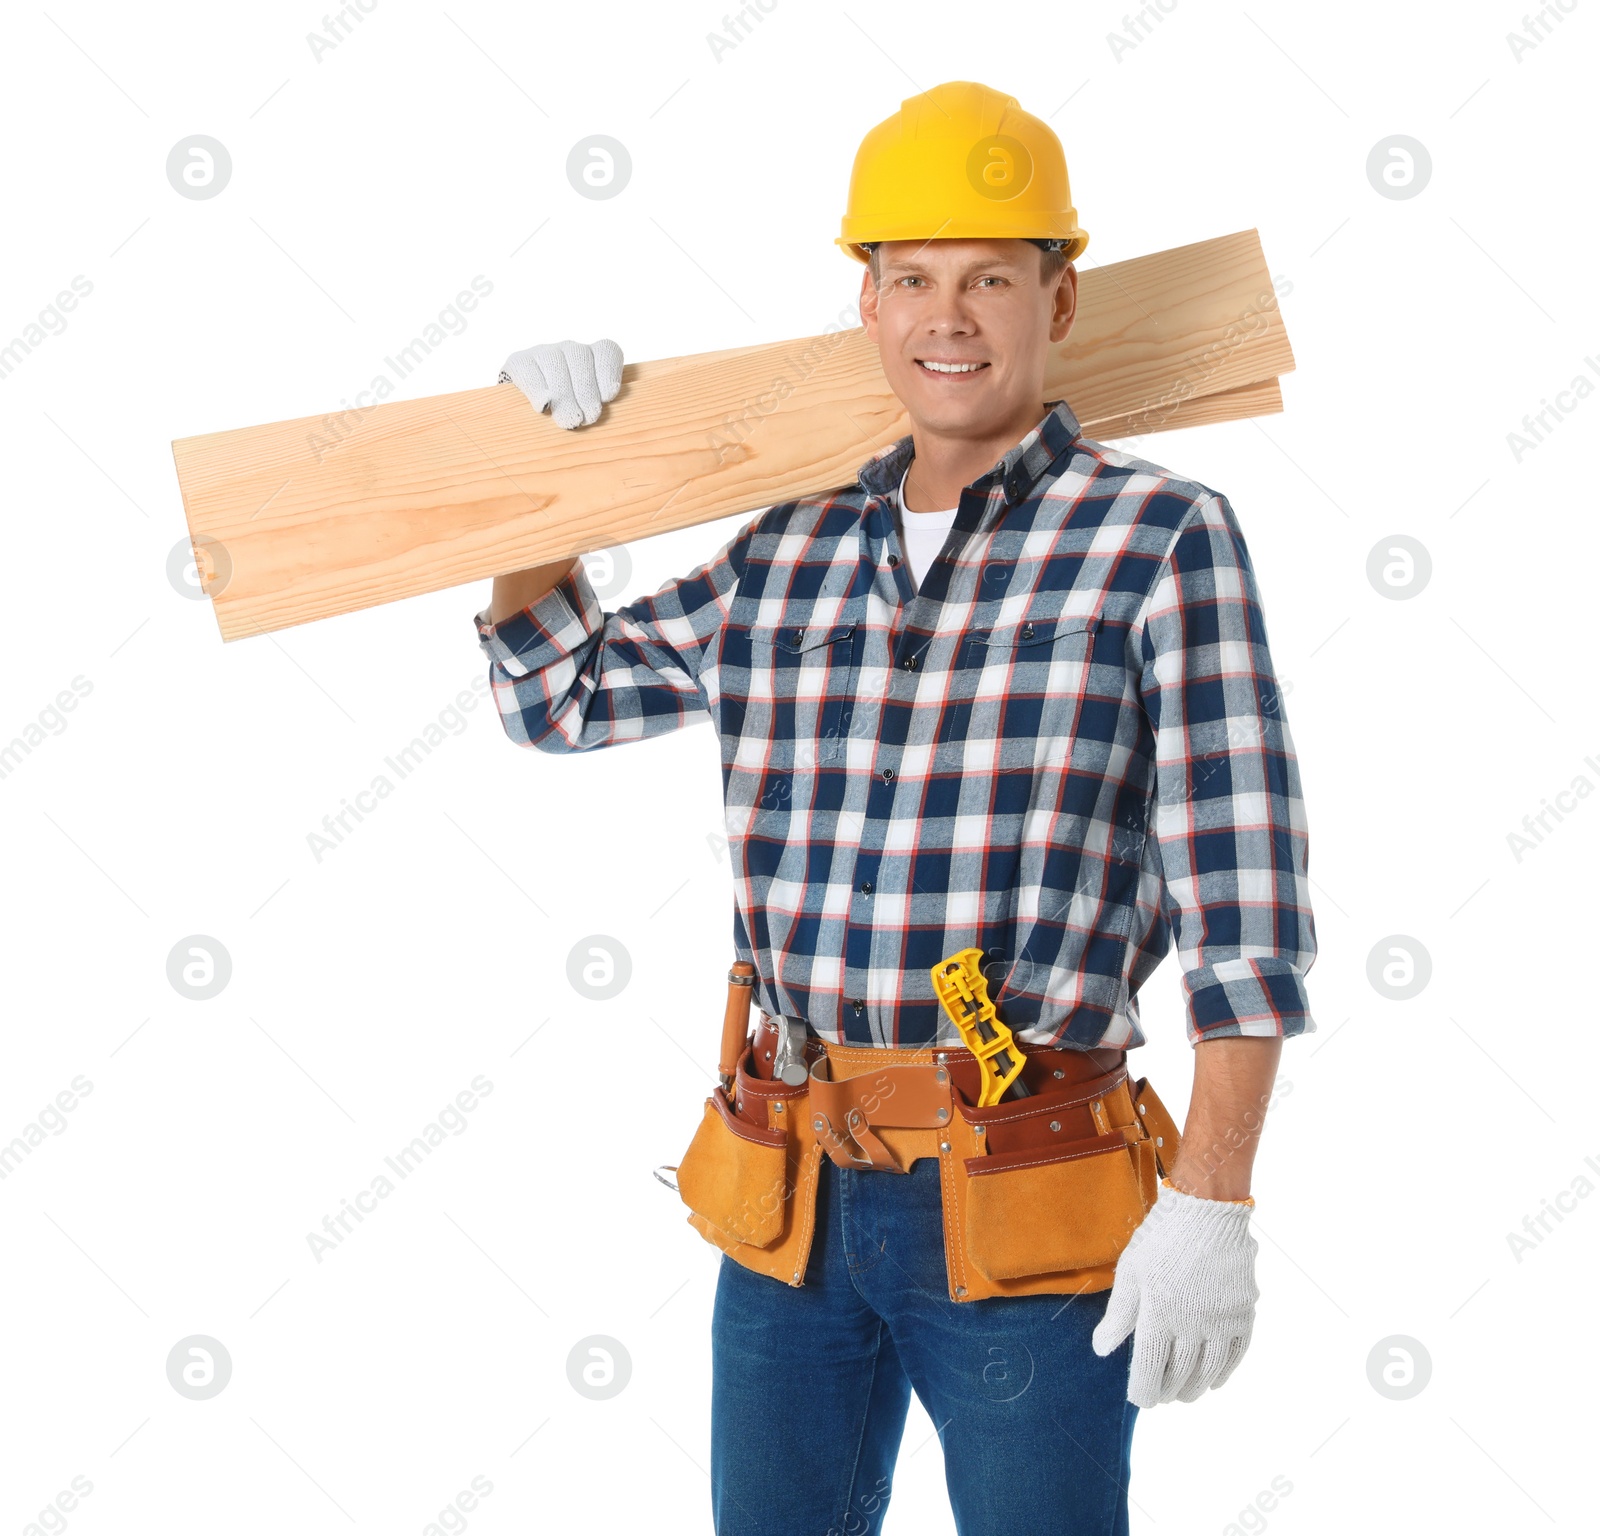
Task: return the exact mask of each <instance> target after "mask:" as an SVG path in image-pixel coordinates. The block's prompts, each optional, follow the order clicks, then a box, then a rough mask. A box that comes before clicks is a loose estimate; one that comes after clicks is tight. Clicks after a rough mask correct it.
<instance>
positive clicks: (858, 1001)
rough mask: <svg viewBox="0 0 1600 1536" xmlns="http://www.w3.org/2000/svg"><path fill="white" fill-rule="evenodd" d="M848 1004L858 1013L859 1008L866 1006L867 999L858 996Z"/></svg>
mask: <svg viewBox="0 0 1600 1536" xmlns="http://www.w3.org/2000/svg"><path fill="white" fill-rule="evenodd" d="M850 1006H851V1007H852V1008H854V1009H855V1011H856V1012H857V1013H860V1012H861V1010H862V1009H863V1008H865V1007H866V1006H867V1000H866V998H864V997H858V998H857V999H856V1000H855V1001H854V1002H853V1003H851V1005H850Z"/></svg>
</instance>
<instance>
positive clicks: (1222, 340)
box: [172, 230, 1294, 640]
mask: <svg viewBox="0 0 1600 1536" xmlns="http://www.w3.org/2000/svg"><path fill="white" fill-rule="evenodd" d="M1293 367H1294V357H1293V354H1292V352H1291V351H1290V348H1289V340H1288V336H1287V334H1286V332H1285V330H1284V326H1283V319H1282V315H1281V313H1280V312H1279V310H1278V308H1277V305H1276V300H1275V299H1274V297H1273V292H1272V283H1271V279H1270V277H1269V275H1268V272H1267V267H1266V262H1265V259H1264V257H1263V255H1262V251H1261V243H1260V240H1259V239H1258V238H1257V235H1256V232H1255V231H1254V230H1244V231H1241V232H1239V233H1237V234H1232V235H1224V236H1221V237H1219V238H1217V239H1213V240H1203V241H1198V242H1196V243H1194V244H1192V245H1185V246H1179V247H1176V248H1175V249H1172V250H1168V251H1162V252H1158V253H1156V254H1154V255H1150V256H1142V257H1138V258H1135V259H1133V260H1130V261H1123V262H1116V263H1113V264H1111V265H1109V266H1104V267H1091V268H1089V269H1087V270H1086V271H1084V272H1082V273H1081V275H1080V277H1079V315H1078V319H1077V322H1076V324H1075V326H1074V328H1073V331H1072V334H1071V335H1070V336H1069V337H1068V339H1067V341H1066V342H1065V343H1063V344H1062V345H1061V346H1059V347H1057V348H1055V349H1053V351H1052V354H1051V357H1050V362H1049V366H1048V369H1047V372H1046V378H1045V386H1046V398H1047V399H1055V398H1061V397H1064V398H1066V399H1067V400H1068V401H1069V402H1070V403H1071V405H1072V407H1073V409H1074V411H1075V412H1076V413H1077V415H1078V417H1079V420H1080V422H1082V423H1083V424H1084V428H1085V431H1086V432H1087V433H1088V434H1089V435H1090V436H1094V435H1097V433H1096V431H1095V430H1092V426H1093V424H1096V423H1106V424H1109V425H1108V426H1106V427H1100V428H1099V429H1098V430H1099V432H1101V433H1103V434H1104V435H1107V436H1110V435H1115V434H1116V433H1122V434H1134V433H1143V432H1149V431H1163V430H1170V429H1172V428H1174V427H1178V426H1188V425H1195V424H1198V423H1200V422H1206V421H1218V420H1229V419H1234V418H1236V417H1238V416H1241V415H1250V414H1256V413H1258V412H1259V411H1261V410H1278V409H1281V408H1282V399H1281V396H1280V395H1279V394H1278V390H1277V385H1276V382H1275V381H1276V379H1277V377H1278V376H1279V375H1280V374H1282V373H1285V372H1288V371H1289V370H1290V369H1292V368H1293ZM909 430H910V424H909V421H908V419H907V417H906V413H905V410H904V408H903V407H902V406H901V404H900V402H899V400H898V399H896V398H895V396H894V395H893V393H892V392H891V391H890V389H889V386H888V383H887V381H886V380H885V379H884V376H883V370H882V368H881V366H880V365H879V362H878V352H877V347H876V345H875V344H874V343H873V342H871V341H870V340H868V338H867V335H866V332H865V331H864V330H862V329H860V328H856V329H852V330H848V331H834V332H831V333H827V334H824V335H822V336H812V337H801V338H798V339H796V340H793V341H784V342H774V343H771V344H768V345H763V346H753V347H734V348H728V349H726V350H724V351H721V352H715V353H702V354H697V355H692V356H687V357H677V358H665V359H661V360H659V361H653V362H641V363H632V364H629V365H628V366H626V367H625V368H624V370H623V385H622V391H621V393H620V394H619V395H618V396H617V398H616V399H615V400H613V401H612V402H611V403H610V404H609V405H608V406H607V407H606V410H605V414H604V415H603V416H602V417H601V419H600V420H599V421H598V422H597V423H595V425H593V426H591V427H585V428H583V429H581V430H580V431H576V432H567V431H563V430H562V429H561V428H560V427H557V426H556V425H555V424H554V423H553V422H552V421H551V420H550V418H549V417H548V416H545V415H541V414H539V413H536V412H534V411H533V410H532V409H531V408H530V407H529V405H528V402H527V400H526V399H525V397H524V396H523V395H522V393H521V391H519V390H518V389H517V388H516V386H515V385H511V384H500V385H493V386H490V387H489V388H487V389H473V390H465V391H461V392H459V393H456V394H450V395H438V396H433V397H431V398H428V399H420V400H396V401H386V402H384V403H383V404H380V405H376V406H373V407H371V408H369V409H367V410H366V411H364V412H346V413H345V414H344V415H343V416H342V417H340V418H338V419H337V420H336V419H334V418H329V417H305V418H301V419H298V420H293V421H282V422H274V423H271V424H269V425H266V426H259V427H245V428H239V429H236V430H233V431H227V432H214V433H210V434H207V435H204V436H199V437H188V438H182V439H179V440H178V441H176V442H174V443H173V445H172V447H173V456H174V459H175V461H176V464H177V470H178V481H179V486H180V489H181V491H182V495H183V503H184V511H185V514H186V516H187V518H188V523H189V532H190V537H191V539H192V540H193V542H194V545H195V550H196V559H197V563H198V565H199V568H200V570H201V572H202V573H203V575H204V578H205V586H206V590H207V592H208V594H209V595H210V596H211V598H212V600H213V606H214V608H215V611H216V615H217V622H218V625H219V627H220V629H221V631H222V636H223V638H224V639H225V640H234V639H239V638H241V637H243V636H246V635H251V634H258V633H262V632H264V631H268V630H275V629H282V628H285V627H287V626H290V625H294V624H303V623H306V622H308V621H310V620H313V619H318V618H325V617H327V616H329V615H332V614H338V613H348V612H352V611H355V610H357V609H360V608H367V607H371V606H373V605H375V604H379V603H386V602H393V601H395V600H396V599H399V598H403V597H410V596H414V595H416V594H418V593H422V592H432V591H438V590H440V589H441V588H444V587H451V586H455V585H458V584H460V583H462V582H468V581H474V580H477V579H480V578H482V577H485V576H492V575H495V574H498V573H499V572H502V571H511V570H517V569H521V568H523V567H525V566H530V565H537V564H539V563H541V562H544V561H549V560H555V559H559V558H562V557H564V556H567V555H576V554H581V553H584V552H586V551H588V550H593V549H603V548H605V547H607V546H608V545H612V544H620V543H623V542H625V541H627V540H630V539H636V538H641V537H644V536H646V535H649V534H653V533H664V532H667V531H668V530H671V529H675V528H685V527H688V526H690V525H692V524H695V523H700V522H706V521H709V520H711V519H713V518H719V517H724V516H727V515H729V514H730V513H735V512H744V511H755V510H756V509H759V508H761V507H766V506H771V505H774V504H776V503H778V502H781V501H785V500H789V499H791V498H793V497H796V496H802V495H807V494H812V493H815V492H818V491H822V490H826V489H829V488H831V487H834V486H839V485H848V484H850V483H851V482H852V481H853V480H854V478H855V475H856V471H857V470H858V469H859V467H860V465H861V463H862V461H863V460H865V459H866V458H867V457H868V456H869V455H870V454H872V453H873V452H875V451H876V450H878V449H879V448H882V447H884V446H886V445H887V444H889V443H891V442H893V441H894V440H895V439H896V438H898V437H901V436H904V435H905V434H906V433H907V432H908V431H909Z"/></svg>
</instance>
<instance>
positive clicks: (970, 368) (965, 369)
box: [918, 358, 983, 373]
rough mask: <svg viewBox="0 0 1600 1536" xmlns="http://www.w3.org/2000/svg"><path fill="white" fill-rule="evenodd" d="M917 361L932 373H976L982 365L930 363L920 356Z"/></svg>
mask: <svg viewBox="0 0 1600 1536" xmlns="http://www.w3.org/2000/svg"><path fill="white" fill-rule="evenodd" d="M918 362H919V364H920V365H921V366H922V367H924V368H927V369H929V370H931V371H932V372H934V373H976V372H977V371H978V370H979V369H980V368H981V367H983V364H982V363H930V362H926V361H924V360H923V359H921V358H919V359H918Z"/></svg>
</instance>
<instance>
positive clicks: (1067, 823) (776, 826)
mask: <svg viewBox="0 0 1600 1536" xmlns="http://www.w3.org/2000/svg"><path fill="white" fill-rule="evenodd" d="M1050 404H1051V407H1052V408H1051V409H1050V411H1049V414H1047V415H1046V416H1045V417H1044V418H1043V419H1042V420H1041V421H1040V422H1039V424H1038V425H1037V426H1036V427H1034V428H1033V430H1031V431H1030V432H1029V433H1028V434H1027V435H1026V436H1025V437H1024V438H1023V439H1022V441H1021V442H1020V443H1018V444H1017V445H1016V446H1015V447H1014V448H1012V449H1011V450H1010V451H1009V452H1008V453H1006V454H1005V455H1004V457H1003V458H1002V459H1001V460H1000V462H999V463H998V464H996V465H995V466H994V468H993V469H991V470H990V471H989V472H988V473H987V474H985V475H983V476H982V477H980V478H979V479H977V480H975V481H974V482H973V483H972V484H971V485H970V486H969V487H968V488H967V489H966V490H964V491H963V492H962V493H961V502H960V512H959V515H958V516H957V518H956V522H955V526H954V528H953V529H952V530H951V533H950V536H949V539H948V541H947V542H946V544H945V546H944V549H943V551H942V552H941V554H940V556H939V557H938V559H937V560H936V561H935V562H934V564H933V566H932V568H931V569H930V570H929V571H928V573H927V576H926V578H925V580H924V581H923V584H922V586H921V588H920V590H913V589H912V586H911V581H910V577H909V573H908V569H907V566H906V564H905V562H904V559H903V556H902V551H901V546H900V540H899V536H898V533H897V531H896V517H895V507H894V495H895V491H896V487H897V486H898V484H899V481H900V477H901V473H902V471H903V470H904V469H905V466H906V464H907V463H908V462H909V460H910V458H911V456H912V452H913V447H912V439H911V438H910V437H909V436H908V437H904V438H902V439H900V440H899V441H898V442H897V443H895V444H893V445H892V446H891V447H889V448H887V449H885V450H883V451H882V452H880V453H878V454H876V455H874V456H873V457H872V458H871V459H869V460H868V461H867V462H866V463H865V464H863V465H862V467H861V472H860V476H859V479H858V481H857V483H856V484H855V485H852V486H849V487H845V488H841V489H838V490H834V491H830V492H826V493H823V494H820V495H816V496H806V497H802V498H800V499H799V500H796V501H789V502H785V503H783V504H782V505H780V506H775V507H771V508H769V509H768V510H767V511H765V512H763V513H761V514H760V515H759V516H757V517H756V518H754V519H753V520H752V521H751V522H750V523H748V524H747V525H746V526H745V527H744V528H743V529H741V530H740V532H739V533H738V534H737V535H736V536H735V537H734V538H733V539H732V540H730V541H729V543H728V544H727V545H726V546H725V547H724V548H723V549H722V550H721V551H720V552H719V553H718V554H717V555H716V556H715V557H714V558H713V559H711V560H710V561H708V562H707V563H706V564H704V565H702V566H700V567H699V568H698V569H697V570H695V571H694V572H693V573H692V574H690V575H688V576H686V577H684V578H683V579H682V580H679V581H673V582H669V583H668V584H667V585H666V586H664V587H662V588H661V590H660V591H658V592H657V593H656V594H655V595H654V596H652V597H646V598H641V599H640V600H639V601H637V602H634V603H631V604H629V605H628V606H627V607H624V608H621V609H619V610H618V611H617V612H615V613H603V612H602V611H601V609H600V605H599V603H598V601H597V600H596V598H595V596H594V592H593V589H592V587H591V586H590V584H589V582H588V579H587V577H586V576H585V575H584V574H583V571H582V567H581V566H579V567H578V568H577V569H576V570H575V572H574V574H573V575H571V576H569V577H568V578H567V579H566V580H564V581H563V582H562V583H561V584H560V585H559V586H558V587H556V589H555V590H554V591H552V592H551V593H549V594H548V595H547V596H545V597H543V598H540V599H539V600H538V601H536V602H535V603H533V604H532V605H531V606H530V607H528V608H526V609H524V610H522V611H521V612H520V613H517V614H513V615H510V616H508V617H507V618H505V619H504V620H502V621H501V622H500V623H499V624H494V625H492V624H490V623H489V621H488V611H487V609H486V610H484V611H483V612H482V613H479V614H478V615H476V618H475V623H476V626H477V631H478V637H479V643H480V645H481V646H482V649H483V652H484V654H485V655H486V656H487V657H488V658H489V660H490V663H491V666H490V680H491V683H492V685H493V690H494V696H495V699H496V702H497V705H498V707H499V710H500V715H501V719H502V721H503V723H504V726H505V729H506V732H507V734H508V735H509V736H510V737H511V739H512V740H513V741H514V742H517V743H519V744H522V745H525V746H531V747H537V748H540V749H542V750H544V751H548V752H563V753H564V752H583V751H588V750H591V749H593V748H596V747H605V746H612V745H615V744H617V743H620V742H626V741H638V740H640V739H642V738H644V737H648V736H655V735H659V734H660V733H662V732H664V731H669V730H672V729H673V728H675V727H677V726H681V725H684V724H687V723H689V722H691V721H695V720H701V719H705V718H707V717H709V718H710V720H711V721H712V722H713V723H714V724H715V726H716V728H717V730H718V732H719V734H720V737H721V746H722V776H723V791H724V803H725V808H726V821H727V835H728V842H729V852H730V855H731V857H732V860H733V869H734V887H735V914H734V942H735V946H736V949H737V952H738V954H739V955H740V957H742V958H744V959H747V960H750V961H752V962H753V963H754V965H755V968H756V972H757V977H758V981H757V1001H758V1002H759V1004H760V1006H761V1007H762V1008H764V1009H765V1010H766V1011H767V1012H768V1013H770V1014H774V1015H778V1016H782V1017H785V1018H789V1019H798V1020H804V1021H805V1022H806V1023H807V1024H808V1025H809V1026H810V1028H811V1029H812V1030H813V1031H814V1032H815V1033H816V1034H819V1035H821V1036H823V1037H824V1038H826V1039H829V1040H834V1041H849V1042H860V1043H866V1044H879V1045H923V1044H927V1043H929V1042H937V1043H939V1044H952V1045H954V1044H959V1043H960V1040H959V1037H958V1035H957V1034H956V1032H955V1030H954V1028H953V1026H952V1025H951V1024H950V1022H949V1021H948V1020H947V1019H945V1018H944V1017H943V1014H942V1011H941V1010H940V1008H939V1006H938V1004H937V1002H936V1000H935V998H934V994H933V987H932V982H931V979H930V976H929V971H930V969H931V967H932V966H934V965H935V964H936V963H938V962H939V961H940V960H942V959H943V958H945V957H946V956H947V955H950V954H952V953H953V952H954V951H956V950H959V949H963V948H967V947H969V946H974V945H975V946H977V947H979V948H981V949H982V950H984V951H985V953H986V956H987V962H986V965H985V972H986V974H987V976H988V977H989V979H990V990H991V995H992V996H993V997H994V998H995V1001H996V1004H997V1007H998V1011H999V1014H1000V1017H1001V1018H1002V1019H1004V1020H1005V1021H1006V1022H1007V1023H1008V1024H1009V1025H1010V1026H1011V1027H1012V1028H1013V1029H1014V1030H1016V1031H1017V1033H1018V1037H1019V1038H1020V1039H1022V1040H1024V1041H1028V1042H1033V1043H1038V1044H1053V1045H1058V1046H1067V1047H1077V1048H1088V1047H1093V1046H1124V1047H1131V1046H1137V1045H1139V1044H1141V1043H1142V1042H1143V1040H1144V1038H1145V1037H1144V1035H1143V1033H1142V1031H1141V1030H1140V1027H1139V1007H1138V999H1137V993H1138V991H1139V988H1140V986H1141V985H1142V984H1143V982H1144V981H1145V980H1146V979H1147V978H1148V977H1149V975H1150V973H1151V972H1152V971H1153V970H1154V969H1155V967H1156V965H1157V963H1158V962H1159V961H1160V960H1161V958H1162V957H1163V955H1165V953H1166V952H1167V949H1168V948H1169V947H1170V945H1171V944H1172V943H1173V942H1174V940H1175V941H1176V946H1177V951H1178V957H1179V963H1180V965H1181V967H1182V973H1183V977H1182V979H1183V987H1184V993H1185V999H1186V1009H1187V1030H1188V1035H1189V1039H1190V1041H1191V1043H1193V1042H1197V1041H1199V1040H1200V1039H1203V1038H1207V1037H1210V1036H1222V1035H1275V1034H1276V1035H1293V1034H1299V1033H1301V1032H1302V1031H1305V1030H1308V1029H1311V1028H1313V1027H1314V1026H1313V1025H1312V1023H1311V1020H1310V1015H1309V1012H1308V1004H1307V999H1306V992H1305V985H1304V976H1305V973H1306V971H1307V970H1308V969H1309V968H1310V966H1311V962H1312V959H1313V957H1314V955H1315V953H1316V941H1315V936H1314V929H1313V924H1312V915H1311V905H1310V894H1309V891H1308V888H1307V876H1306V827H1305V817H1304V808H1303V805H1302V802H1301V795H1300V781H1299V770H1298V768H1297V766H1296V762H1295V756H1294V748H1293V744H1292V741H1291V739H1290V735H1289V726H1288V722H1287V720H1286V718H1285V715H1284V711H1283V702H1282V697H1281V695H1280V692H1279V688H1278V684H1277V681H1276V679H1275V677H1274V674H1273V668H1272V659H1271V656H1270V654H1269V652H1268V649H1267V635H1266V628H1265V624H1264V621H1263V618H1262V611H1261V602H1260V597H1259V595H1258V593H1257V590H1256V582H1255V576H1254V573H1253V571H1252V569H1251V565H1250V558H1249V554H1248V552H1247V550H1246V548H1245V544H1244V539H1243V537H1242V535H1241V533H1240V531H1239V527H1238V524H1237V522H1236V521H1235V519H1234V514H1233V510H1232V508H1231V507H1230V506H1229V504H1228V501H1227V498H1226V497H1224V496H1222V495H1220V494H1219V493H1218V492H1216V491H1213V490H1211V489H1210V488H1209V487H1207V486H1205V485H1201V484H1199V483H1198V482H1196V481H1193V480H1184V479H1180V478H1178V477H1177V476H1175V475H1173V474H1171V473H1170V472H1169V471H1167V470H1165V469H1162V468H1160V467H1159V466H1157V465H1155V464H1151V463H1149V462H1147V461H1145V460H1143V459H1139V458H1135V457H1132V456H1130V455H1128V454H1125V453H1121V452H1118V451H1116V450H1115V449H1112V448H1109V447H1106V446H1105V445H1103V444H1101V443H1097V442H1094V441H1092V440H1089V439H1086V438H1084V437H1082V436H1081V435H1080V433H1079V429H1078V422H1077V419H1076V417H1075V416H1074V415H1073V413H1072V411H1071V409H1070V408H1069V407H1068V405H1067V404H1066V402H1065V401H1055V402H1051V403H1050ZM912 515H914V514H912Z"/></svg>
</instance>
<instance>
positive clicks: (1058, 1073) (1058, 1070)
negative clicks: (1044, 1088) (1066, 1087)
mask: <svg viewBox="0 0 1600 1536" xmlns="http://www.w3.org/2000/svg"><path fill="white" fill-rule="evenodd" d="M1050 1075H1051V1076H1052V1077H1065V1076H1066V1075H1067V1074H1066V1073H1065V1072H1063V1071H1062V1070H1061V1068H1060V1067H1057V1068H1056V1069H1055V1071H1054V1072H1052V1073H1051V1074H1050Z"/></svg>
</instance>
